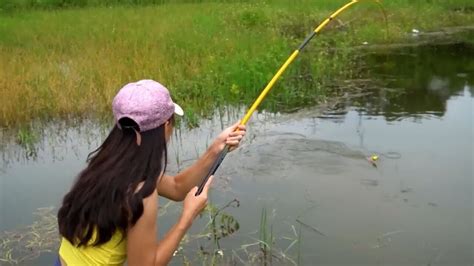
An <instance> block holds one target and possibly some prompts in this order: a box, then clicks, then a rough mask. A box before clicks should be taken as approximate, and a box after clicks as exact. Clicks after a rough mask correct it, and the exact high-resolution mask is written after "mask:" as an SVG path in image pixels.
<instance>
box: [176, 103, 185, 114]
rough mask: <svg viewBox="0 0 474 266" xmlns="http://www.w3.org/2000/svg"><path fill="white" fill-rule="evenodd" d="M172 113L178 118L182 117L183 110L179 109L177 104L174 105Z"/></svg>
mask: <svg viewBox="0 0 474 266" xmlns="http://www.w3.org/2000/svg"><path fill="white" fill-rule="evenodd" d="M174 113H175V114H177V115H179V116H183V115H184V111H183V108H181V106H179V105H177V104H174Z"/></svg>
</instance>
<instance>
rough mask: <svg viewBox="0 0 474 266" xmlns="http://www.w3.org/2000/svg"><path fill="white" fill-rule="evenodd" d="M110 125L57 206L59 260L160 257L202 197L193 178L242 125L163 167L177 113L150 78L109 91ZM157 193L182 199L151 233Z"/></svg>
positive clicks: (166, 256)
mask: <svg viewBox="0 0 474 266" xmlns="http://www.w3.org/2000/svg"><path fill="white" fill-rule="evenodd" d="M112 107H113V108H112V109H113V113H114V117H115V121H116V125H115V126H114V128H113V129H112V131H111V132H110V134H109V136H108V137H107V138H106V139H105V141H104V143H102V145H101V146H100V147H99V148H98V149H97V150H96V151H94V152H92V153H91V154H90V155H89V157H88V165H87V167H86V168H85V169H84V170H83V171H82V172H81V173H80V174H79V176H78V178H77V180H76V182H75V184H74V185H73V187H72V189H71V191H69V193H67V194H66V196H65V197H64V199H63V203H62V206H61V208H60V209H59V212H58V223H59V232H60V234H61V236H62V240H61V246H60V249H59V255H60V256H59V259H58V262H57V264H59V265H63V266H64V265H122V264H123V263H124V262H125V260H127V264H128V265H130V266H133V265H140V266H143V265H166V264H167V263H168V262H169V261H170V260H171V258H172V256H173V252H174V251H175V250H176V249H177V247H178V245H179V243H180V241H181V239H182V237H183V236H184V234H185V233H186V231H187V230H188V228H189V227H190V226H191V224H192V222H193V220H194V218H196V216H197V215H198V214H199V213H200V212H201V211H202V210H203V209H204V207H205V206H206V204H207V195H208V191H209V186H210V183H211V182H212V177H211V178H210V179H209V181H208V182H207V184H206V186H205V188H204V191H203V193H201V194H200V195H199V196H194V195H195V192H196V190H197V187H196V185H198V183H199V182H200V180H201V179H202V178H203V176H204V175H206V174H207V172H208V170H209V168H210V167H211V165H212V163H213V162H214V160H215V159H216V158H217V155H218V153H219V152H220V151H221V150H222V149H223V148H224V146H225V145H226V144H227V145H230V146H231V148H232V149H235V148H236V147H238V145H239V142H240V140H241V139H242V138H243V136H244V135H245V126H242V125H239V124H238V123H237V124H235V125H233V126H232V127H230V128H227V129H226V130H224V131H223V132H222V133H221V134H220V135H219V136H218V137H217V139H216V140H215V141H214V143H213V144H212V145H211V146H210V148H209V149H208V150H207V151H206V152H205V153H204V155H202V156H201V158H199V160H198V161H197V162H196V163H195V164H194V165H192V166H191V167H189V168H188V169H186V170H184V171H182V172H181V173H179V174H178V175H176V176H167V175H165V170H166V164H167V146H166V145H167V142H168V141H169V139H170V136H171V134H172V130H173V123H174V114H176V115H180V116H181V115H183V110H182V109H181V107H179V106H178V105H176V104H175V103H173V101H172V100H171V97H170V95H169V92H168V90H167V89H166V88H165V87H164V86H163V85H161V84H160V83H158V82H156V81H153V80H141V81H138V82H136V83H130V84H127V85H126V86H125V87H123V88H122V89H121V90H120V91H119V92H118V94H117V95H116V96H115V98H114V100H113V104H112ZM158 196H163V197H166V198H169V199H171V200H175V201H184V203H183V211H182V214H181V217H180V218H179V220H178V222H177V223H176V224H175V225H174V226H173V227H172V228H171V229H170V230H169V231H168V233H167V234H166V235H165V236H164V237H163V239H161V240H160V241H158V240H157V239H156V236H157V212H158Z"/></svg>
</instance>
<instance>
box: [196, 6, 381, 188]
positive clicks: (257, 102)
mask: <svg viewBox="0 0 474 266" xmlns="http://www.w3.org/2000/svg"><path fill="white" fill-rule="evenodd" d="M362 1H373V2H375V3H376V4H377V5H378V6H379V8H380V10H381V11H382V13H383V15H384V18H385V23H387V15H386V14H385V10H384V9H383V6H382V4H381V3H380V1H379V0H352V1H350V2H348V3H347V4H345V5H344V6H342V7H341V8H339V9H338V10H336V11H335V12H334V13H332V14H331V15H330V16H329V17H328V18H326V19H325V20H324V21H323V22H322V23H321V24H319V25H318V26H317V27H316V29H315V30H314V31H313V32H311V33H310V34H309V35H308V36H306V38H305V39H304V41H303V42H302V43H301V44H300V46H299V47H298V48H297V49H296V50H295V51H294V52H293V53H292V54H291V55H290V57H288V59H286V61H285V63H283V65H282V66H281V67H280V69H278V71H277V72H276V73H275V75H274V76H273V78H272V79H271V80H270V81H269V82H268V84H267V86H265V88H264V89H263V91H262V92H261V93H260V95H259V96H258V98H257V99H256V100H255V102H254V103H253V104H252V106H250V108H249V109H248V111H247V113H246V114H245V116H244V118H243V119H242V121H241V122H240V124H241V125H245V124H247V122H248V120H249V119H250V117H251V116H252V114H253V113H254V112H255V110H256V109H257V107H258V106H259V105H260V103H262V101H263V100H264V99H265V97H266V96H267V94H268V92H270V90H271V89H272V88H273V85H275V83H276V81H277V80H278V78H279V77H280V76H281V75H282V74H283V72H285V70H286V69H287V68H288V66H289V65H290V64H291V63H292V62H293V61H294V60H295V58H296V57H297V56H298V54H299V53H300V52H301V51H302V50H303V49H304V47H305V46H306V45H307V44H308V43H309V41H311V39H313V37H314V36H316V35H318V33H319V32H320V31H321V30H322V29H323V28H324V27H326V25H328V24H329V22H331V21H332V20H333V19H334V18H336V17H337V16H338V15H339V14H341V13H342V12H344V11H345V10H346V9H348V8H349V7H351V6H352V5H354V4H356V3H359V2H362ZM228 152H229V146H228V145H226V146H225V147H224V149H223V150H222V151H221V152H220V154H219V156H218V158H217V160H216V161H215V162H214V164H213V165H212V167H211V168H210V169H209V172H208V173H207V175H206V176H205V177H204V178H203V179H202V181H201V184H200V185H199V188H198V190H197V192H196V194H195V196H198V195H199V194H201V192H202V190H203V189H204V185H205V184H206V182H207V180H208V179H209V177H210V176H211V175H213V174H214V173H215V172H216V171H217V169H218V168H219V166H220V165H221V163H222V161H223V160H224V158H225V156H226V155H227V153H228Z"/></svg>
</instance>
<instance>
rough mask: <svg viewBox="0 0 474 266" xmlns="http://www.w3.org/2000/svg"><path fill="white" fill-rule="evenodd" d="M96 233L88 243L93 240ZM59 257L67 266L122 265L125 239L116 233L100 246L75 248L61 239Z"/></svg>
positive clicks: (124, 255)
mask: <svg viewBox="0 0 474 266" xmlns="http://www.w3.org/2000/svg"><path fill="white" fill-rule="evenodd" d="M95 237H96V233H95V231H94V234H93V236H92V238H91V241H90V243H93V241H94V240H95ZM59 256H61V258H62V259H63V261H64V262H65V263H66V264H67V265H68V266H75V265H123V263H125V260H126V258H127V239H126V238H123V239H122V233H121V232H120V231H116V232H115V233H114V234H113V235H112V238H111V239H110V240H109V241H108V242H106V243H104V244H102V245H100V246H86V247H82V246H81V247H79V248H78V247H76V246H74V245H73V244H71V242H69V241H68V240H67V239H65V238H64V237H63V238H62V239H61V246H60V248H59Z"/></svg>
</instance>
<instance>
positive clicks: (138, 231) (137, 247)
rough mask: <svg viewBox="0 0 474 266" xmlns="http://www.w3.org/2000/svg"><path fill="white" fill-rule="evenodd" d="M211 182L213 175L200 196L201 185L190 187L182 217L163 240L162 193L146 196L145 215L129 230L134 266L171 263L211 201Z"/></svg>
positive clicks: (129, 258) (130, 254) (130, 255)
mask: <svg viewBox="0 0 474 266" xmlns="http://www.w3.org/2000/svg"><path fill="white" fill-rule="evenodd" d="M211 182H212V178H210V179H209V181H208V182H207V184H206V186H205V188H204V191H203V193H202V194H201V195H199V196H197V197H196V196H194V194H195V193H196V191H197V187H194V188H193V189H192V190H191V191H189V193H188V194H187V196H186V198H185V200H184V206H183V213H182V214H181V217H180V219H179V220H178V222H177V223H176V224H175V225H174V226H173V227H172V228H171V229H170V230H169V231H168V233H166V235H165V236H164V238H163V239H162V240H161V241H159V242H158V241H157V232H158V229H157V214H158V194H157V193H152V195H150V196H149V197H147V198H145V199H144V200H143V214H142V216H141V217H140V218H139V219H138V221H137V223H136V224H135V225H133V226H132V227H130V228H129V230H128V232H127V260H128V261H127V264H128V265H130V266H135V265H137V266H152V265H153V266H155V265H166V264H168V263H169V261H170V260H171V258H172V257H173V253H174V251H175V250H176V249H177V248H178V246H179V243H180V242H181V239H182V238H183V236H184V235H185V234H186V231H187V230H188V229H189V227H191V224H192V221H193V220H194V219H195V218H196V216H197V215H198V214H199V213H200V212H201V210H202V209H204V207H205V206H206V205H207V194H208V191H209V186H210V184H211Z"/></svg>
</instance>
